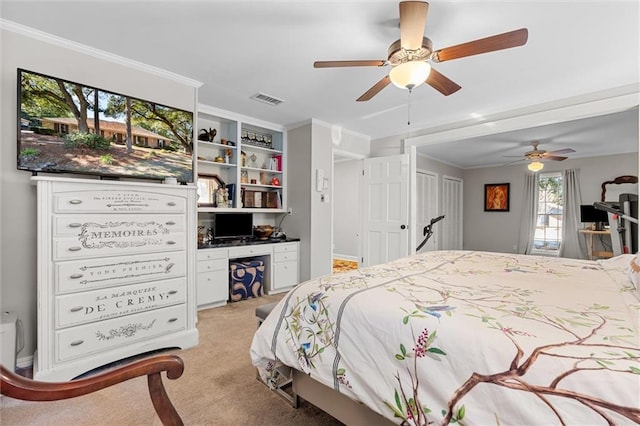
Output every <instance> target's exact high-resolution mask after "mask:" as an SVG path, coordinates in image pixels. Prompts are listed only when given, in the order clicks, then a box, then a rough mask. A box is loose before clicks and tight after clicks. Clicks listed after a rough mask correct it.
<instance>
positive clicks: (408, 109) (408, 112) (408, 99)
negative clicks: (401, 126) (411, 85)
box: [407, 89, 411, 126]
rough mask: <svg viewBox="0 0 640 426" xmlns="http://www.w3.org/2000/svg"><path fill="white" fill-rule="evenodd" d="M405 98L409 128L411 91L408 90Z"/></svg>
mask: <svg viewBox="0 0 640 426" xmlns="http://www.w3.org/2000/svg"><path fill="white" fill-rule="evenodd" d="M407 96H408V98H407V126H411V89H409V94H408V95H407Z"/></svg>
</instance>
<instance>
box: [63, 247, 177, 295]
mask: <svg viewBox="0 0 640 426" xmlns="http://www.w3.org/2000/svg"><path fill="white" fill-rule="evenodd" d="M186 264H187V255H186V254H185V253H184V252H167V253H151V254H137V255H135V256H114V257H99V258H97V259H84V260H72V261H66V262H56V263H55V285H56V287H55V289H56V294H64V293H72V292H77V291H85V290H95V289H99V288H105V287H113V286H116V285H123V284H135V283H140V282H145V281H154V280H162V279H169V278H177V277H182V276H185V275H186Z"/></svg>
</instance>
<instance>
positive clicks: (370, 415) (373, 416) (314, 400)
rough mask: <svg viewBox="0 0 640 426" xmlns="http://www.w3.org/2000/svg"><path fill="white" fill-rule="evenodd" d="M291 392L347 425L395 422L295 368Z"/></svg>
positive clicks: (380, 424)
mask: <svg viewBox="0 0 640 426" xmlns="http://www.w3.org/2000/svg"><path fill="white" fill-rule="evenodd" d="M293 392H295V394H296V395H297V396H298V397H300V398H302V399H304V400H305V401H307V402H309V403H310V404H313V405H315V406H316V407H318V408H319V409H321V410H322V411H324V412H326V413H328V414H329V415H331V416H332V417H334V418H336V419H338V420H340V421H341V422H342V423H344V424H346V425H349V426H370V425H376V426H387V425H394V424H395V423H392V422H391V421H390V420H389V419H386V418H384V417H382V416H381V415H380V414H378V413H376V412H375V411H373V410H371V409H370V408H369V407H367V406H366V405H364V404H362V403H359V402H357V401H354V400H353V399H351V398H349V397H348V396H345V395H343V394H341V393H340V392H338V391H336V390H334V389H331V388H330V387H328V386H325V385H323V384H322V383H320V382H318V381H316V380H314V379H312V378H311V377H309V376H308V375H306V374H305V373H303V372H301V371H299V370H296V369H293Z"/></svg>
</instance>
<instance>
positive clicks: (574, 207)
mask: <svg viewBox="0 0 640 426" xmlns="http://www.w3.org/2000/svg"><path fill="white" fill-rule="evenodd" d="M579 174H580V170H579V169H568V170H565V171H564V172H563V174H562V194H563V199H564V206H563V208H562V244H561V245H560V257H570V258H573V259H586V258H587V256H586V253H587V247H586V245H587V243H586V241H585V240H584V238H582V237H581V235H580V234H579V233H578V229H579V228H580V204H582V195H581V194H580V180H579V177H580V176H579Z"/></svg>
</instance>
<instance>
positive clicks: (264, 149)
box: [196, 105, 286, 213]
mask: <svg viewBox="0 0 640 426" xmlns="http://www.w3.org/2000/svg"><path fill="white" fill-rule="evenodd" d="M197 126H198V132H197V133H198V134H200V133H201V132H200V129H206V130H207V131H208V130H209V129H215V130H216V131H215V136H214V140H213V141H200V140H199V141H198V142H197V147H196V156H197V165H196V172H197V175H198V176H199V177H201V178H211V177H215V178H214V179H215V184H214V185H213V187H212V185H205V184H204V183H203V182H199V184H198V192H199V194H201V197H200V198H201V199H206V201H207V202H206V203H202V202H199V206H198V211H199V212H224V211H237V210H238V209H241V210H242V211H248V212H259V213H282V212H284V211H286V188H285V185H286V170H285V169H286V162H285V159H286V158H285V156H286V132H285V129H284V128H283V127H281V126H279V125H276V124H272V123H266V122H261V121H260V120H253V119H251V118H249V117H244V116H241V115H236V114H233V113H229V112H226V111H223V110H219V109H217V108H214V107H209V106H206V105H199V107H198V121H197ZM199 181H200V179H199ZM219 185H222V186H224V187H226V188H227V189H228V203H226V204H225V203H224V202H222V203H221V202H219V200H218V198H217V197H216V196H215V195H211V194H208V193H207V194H203V192H210V191H215V189H216V188H215V187H216V186H219Z"/></svg>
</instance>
